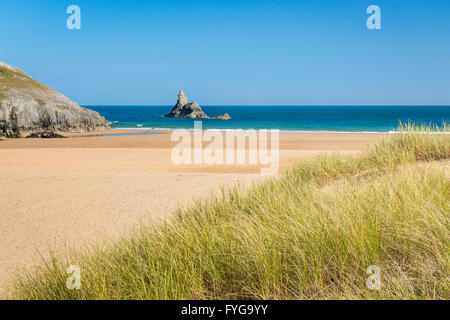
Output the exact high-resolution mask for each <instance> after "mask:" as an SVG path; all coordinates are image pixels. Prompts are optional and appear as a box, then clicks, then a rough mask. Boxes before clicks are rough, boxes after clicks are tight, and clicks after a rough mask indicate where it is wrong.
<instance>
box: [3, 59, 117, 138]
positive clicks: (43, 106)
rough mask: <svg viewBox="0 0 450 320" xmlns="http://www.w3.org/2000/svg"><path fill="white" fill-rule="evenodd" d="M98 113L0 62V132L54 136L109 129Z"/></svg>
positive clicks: (12, 135)
mask: <svg viewBox="0 0 450 320" xmlns="http://www.w3.org/2000/svg"><path fill="white" fill-rule="evenodd" d="M108 128H109V127H108V123H107V121H106V120H105V118H104V117H102V116H100V114H99V113H97V112H95V111H93V110H89V109H86V108H83V107H80V106H79V105H78V104H77V103H75V102H73V101H71V100H69V99H68V98H66V97H65V96H63V95H62V94H60V93H58V92H56V91H55V90H53V89H51V88H49V87H47V86H46V85H44V84H42V83H40V82H38V81H36V80H34V79H33V78H31V77H30V76H28V75H27V74H25V73H24V72H23V71H21V70H19V69H17V68H14V67H11V66H9V65H7V64H6V63H3V62H0V136H5V137H18V138H19V137H25V136H28V135H33V136H42V135H44V136H46V137H48V136H49V135H50V136H53V134H51V133H55V132H89V131H94V130H101V129H108Z"/></svg>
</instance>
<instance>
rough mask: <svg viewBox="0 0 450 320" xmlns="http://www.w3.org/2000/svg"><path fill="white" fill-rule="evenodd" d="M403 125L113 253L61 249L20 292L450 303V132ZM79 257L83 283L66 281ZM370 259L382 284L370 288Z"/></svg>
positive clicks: (210, 202) (213, 202) (189, 212)
mask: <svg viewBox="0 0 450 320" xmlns="http://www.w3.org/2000/svg"><path fill="white" fill-rule="evenodd" d="M400 130H401V133H399V134H396V135H392V136H391V137H388V138H386V139H385V140H384V141H382V142H381V143H379V144H377V145H375V146H372V147H368V148H366V149H365V150H364V151H363V152H362V154H361V155H360V156H358V157H351V156H343V155H339V154H333V155H321V156H318V157H315V158H312V159H310V160H304V161H302V162H300V163H299V164H298V165H296V166H295V167H293V168H291V169H289V170H287V171H286V172H284V173H283V174H282V176H281V177H277V178H272V179H269V180H266V181H264V182H263V183H260V184H258V185H255V186H253V187H252V188H251V189H250V190H248V191H244V190H242V189H241V188H239V187H236V188H235V189H233V190H232V191H230V192H228V193H224V194H223V195H222V196H221V197H212V198H209V199H207V200H204V201H199V202H197V203H196V204H195V205H193V206H191V207H189V208H186V209H180V210H179V211H178V212H177V214H176V215H174V217H173V218H171V219H170V220H169V221H167V222H166V223H164V224H159V225H153V226H143V227H142V228H141V230H140V231H139V232H137V233H136V234H134V235H133V236H130V237H127V238H125V239H122V240H120V241H118V242H115V243H114V244H112V245H108V246H107V248H105V249H101V250H100V249H95V248H90V249H86V251H84V252H80V251H77V252H72V253H70V254H68V255H66V256H63V257H52V258H51V259H48V260H46V261H45V263H43V264H42V265H41V266H39V267H38V268H37V269H36V270H35V271H34V272H32V273H29V274H25V275H21V276H19V277H18V278H17V279H16V282H15V284H14V286H13V287H12V291H11V294H12V295H11V298H13V299H448V298H449V292H450V280H449V275H450V256H449V252H450V238H449V237H450V215H449V212H450V201H449V192H450V181H449V179H448V175H447V174H446V172H445V170H444V167H443V166H442V163H444V164H445V163H447V162H448V160H449V158H450V140H449V135H447V134H436V133H442V131H446V130H447V129H446V126H445V125H444V126H443V127H440V128H438V127H434V128H429V127H419V126H414V125H406V126H404V127H401V128H400ZM436 161H441V162H438V163H437V162H436ZM436 163H437V164H436ZM69 265H78V266H79V267H80V269H81V276H82V287H81V290H68V289H67V288H66V279H67V277H68V275H67V273H66V269H67V267H68V266H69ZM371 265H376V266H378V267H379V268H380V270H381V289H380V290H369V289H367V288H366V280H367V278H368V277H369V275H368V274H367V273H366V269H367V268H368V267H369V266H371Z"/></svg>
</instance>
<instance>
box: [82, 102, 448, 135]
mask: <svg viewBox="0 0 450 320" xmlns="http://www.w3.org/2000/svg"><path fill="white" fill-rule="evenodd" d="M84 107H86V108H89V109H93V110H95V111H97V112H99V113H100V114H101V115H102V116H104V117H105V118H106V119H107V120H109V121H111V122H112V124H111V127H112V128H113V129H134V130H171V129H178V128H185V129H193V128H194V120H191V119H173V118H164V117H163V115H164V114H166V113H168V112H169V111H170V110H171V109H172V106H89V105H86V106H84ZM202 109H203V111H205V112H206V114H207V115H208V116H210V117H215V116H218V115H222V114H224V113H228V114H229V115H230V116H231V117H232V119H231V120H226V121H225V120H214V119H202V128H203V129H279V130H281V131H300V132H349V133H352V132H355V133H357V132H395V131H396V129H397V128H398V127H399V124H400V123H408V122H413V123H417V124H426V125H439V126H441V125H443V124H444V123H446V124H447V125H448V123H449V122H450V106H236V105H234V106H202Z"/></svg>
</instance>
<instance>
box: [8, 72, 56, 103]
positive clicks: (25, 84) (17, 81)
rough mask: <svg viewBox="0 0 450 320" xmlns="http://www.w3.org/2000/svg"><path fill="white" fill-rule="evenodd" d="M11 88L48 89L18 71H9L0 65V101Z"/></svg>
mask: <svg viewBox="0 0 450 320" xmlns="http://www.w3.org/2000/svg"><path fill="white" fill-rule="evenodd" d="M12 88H18V89H42V90H47V89H48V87H47V86H45V85H44V84H42V83H40V82H38V81H36V80H34V79H33V78H31V77H30V76H28V75H27V74H25V73H23V72H22V71H20V70H18V69H13V70H11V69H9V68H7V67H4V66H1V65H0V100H1V99H3V98H4V97H5V93H6V92H7V91H8V90H9V89H12Z"/></svg>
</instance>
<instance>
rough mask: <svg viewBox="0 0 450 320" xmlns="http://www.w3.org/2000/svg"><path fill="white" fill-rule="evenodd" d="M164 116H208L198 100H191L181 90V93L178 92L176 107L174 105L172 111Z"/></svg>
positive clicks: (194, 117) (195, 117) (190, 117)
mask: <svg viewBox="0 0 450 320" xmlns="http://www.w3.org/2000/svg"><path fill="white" fill-rule="evenodd" d="M164 117H167V118H188V119H200V118H208V116H207V115H206V113H204V112H203V110H202V108H200V106H199V105H198V104H197V102H195V101H194V102H189V100H188V98H186V96H185V95H184V92H183V91H180V93H179V94H178V101H177V104H176V105H175V107H173V109H172V111H170V112H169V113H168V114H166V115H165V116H164Z"/></svg>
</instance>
